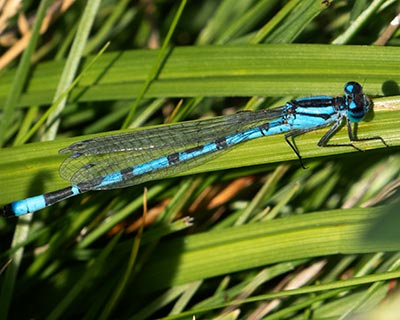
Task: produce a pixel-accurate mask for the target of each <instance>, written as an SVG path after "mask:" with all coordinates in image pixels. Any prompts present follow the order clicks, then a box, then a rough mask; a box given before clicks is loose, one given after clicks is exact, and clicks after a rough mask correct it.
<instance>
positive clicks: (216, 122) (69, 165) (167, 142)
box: [2, 82, 387, 216]
mask: <svg viewBox="0 0 400 320" xmlns="http://www.w3.org/2000/svg"><path fill="white" fill-rule="evenodd" d="M370 105H371V102H370V100H369V99H368V97H367V96H366V95H365V94H364V93H363V90H362V86H361V85H360V84H359V83H357V82H348V83H346V84H345V86H344V96H339V97H330V96H313V97H308V98H299V99H296V100H292V101H289V102H287V103H286V104H285V105H284V106H283V107H280V108H277V109H272V110H258V111H242V112H239V113H236V114H233V115H228V116H221V117H216V118H212V119H207V120H199V121H193V122H183V123H178V124H174V125H168V126H164V127H161V128H152V129H147V130H142V131H134V132H129V133H121V134H114V135H109V136H103V137H98V138H93V139H87V140H83V141H80V142H77V143H74V144H72V145H70V146H69V147H67V148H64V149H61V150H60V153H61V154H68V155H69V157H68V158H67V159H65V160H64V162H63V163H62V164H61V166H60V175H61V176H62V177H63V178H65V179H67V180H69V181H70V182H71V186H69V187H67V188H64V189H60V190H57V191H53V192H49V193H45V194H42V195H39V196H35V197H31V198H27V199H24V200H19V201H15V202H12V203H10V204H8V205H6V206H5V207H4V208H3V209H2V213H3V215H5V216H20V215H24V214H27V213H32V212H35V211H37V210H40V209H43V208H45V207H48V206H51V205H53V204H55V203H57V202H59V201H61V200H64V199H67V198H70V197H73V196H76V195H78V194H81V193H84V192H87V191H91V190H107V189H115V188H123V187H128V186H132V185H136V184H139V183H143V182H145V181H149V180H155V179H161V178H165V177H167V176H170V175H173V174H176V173H178V172H183V171H185V170H188V169H189V168H192V167H194V166H197V165H199V164H200V163H203V162H205V161H208V160H210V159H211V158H212V157H215V156H217V155H219V154H221V153H222V152H223V151H225V150H228V149H230V148H231V147H233V146H236V145H238V144H240V143H242V142H245V141H248V140H252V139H257V138H261V137H265V136H270V135H275V134H279V133H286V135H285V139H286V142H287V143H288V144H289V146H290V147H291V148H292V149H293V151H294V152H295V153H296V155H297V156H298V157H299V159H300V161H301V156H300V153H299V151H298V149H297V148H296V146H295V144H294V142H293V139H294V137H296V136H298V135H301V134H304V133H306V132H309V131H312V130H316V129H319V128H322V127H327V126H331V127H330V129H329V130H328V132H326V133H325V135H324V136H323V137H322V138H321V139H320V140H319V142H318V146H320V147H327V146H352V147H353V148H355V149H357V150H359V149H358V148H357V147H356V146H354V145H353V143H352V142H353V141H359V140H375V139H379V140H381V141H382V143H383V144H384V145H385V146H387V144H386V143H385V141H384V140H383V139H382V138H381V137H369V138H364V139H357V138H356V137H355V135H354V134H353V131H352V126H351V124H352V123H357V122H359V121H361V120H362V119H363V118H364V116H365V115H366V114H367V112H368V110H369V108H370ZM343 121H346V126H347V131H348V135H349V139H350V142H349V143H346V144H340V145H338V144H335V145H332V144H328V140H329V139H330V137H331V136H332V135H333V134H334V133H335V131H336V130H337V129H338V128H339V127H340V126H341V124H342V123H343Z"/></svg>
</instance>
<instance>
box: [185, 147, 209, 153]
mask: <svg viewBox="0 0 400 320" xmlns="http://www.w3.org/2000/svg"><path fill="white" fill-rule="evenodd" d="M203 149H204V145H202V146H197V147H193V148H189V149H187V150H185V151H182V152H184V153H186V154H190V153H194V152H197V151H201V150H203Z"/></svg>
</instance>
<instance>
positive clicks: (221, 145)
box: [214, 137, 228, 150]
mask: <svg viewBox="0 0 400 320" xmlns="http://www.w3.org/2000/svg"><path fill="white" fill-rule="evenodd" d="M214 143H215V148H217V150H221V149H225V148H226V147H227V146H228V145H227V143H226V137H223V138H219V139H217V140H215V141H214Z"/></svg>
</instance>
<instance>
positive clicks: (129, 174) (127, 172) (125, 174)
mask: <svg viewBox="0 0 400 320" xmlns="http://www.w3.org/2000/svg"><path fill="white" fill-rule="evenodd" d="M121 176H122V179H123V180H124V181H125V180H130V179H133V178H134V177H135V173H134V172H133V168H132V167H129V168H125V169H122V170H121Z"/></svg>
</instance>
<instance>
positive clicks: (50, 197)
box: [43, 187, 81, 206]
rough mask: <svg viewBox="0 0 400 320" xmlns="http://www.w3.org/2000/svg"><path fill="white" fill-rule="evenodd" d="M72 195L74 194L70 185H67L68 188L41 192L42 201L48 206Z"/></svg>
mask: <svg viewBox="0 0 400 320" xmlns="http://www.w3.org/2000/svg"><path fill="white" fill-rule="evenodd" d="M78 188H79V187H78ZM79 191H81V189H80V188H79ZM74 195H75V193H73V192H72V187H68V188H65V189H62V190H57V191H53V192H49V193H45V194H43V197H44V201H45V202H46V205H47V206H48V205H51V204H53V203H56V202H58V201H60V200H64V199H67V198H69V197H72V196H74Z"/></svg>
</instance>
